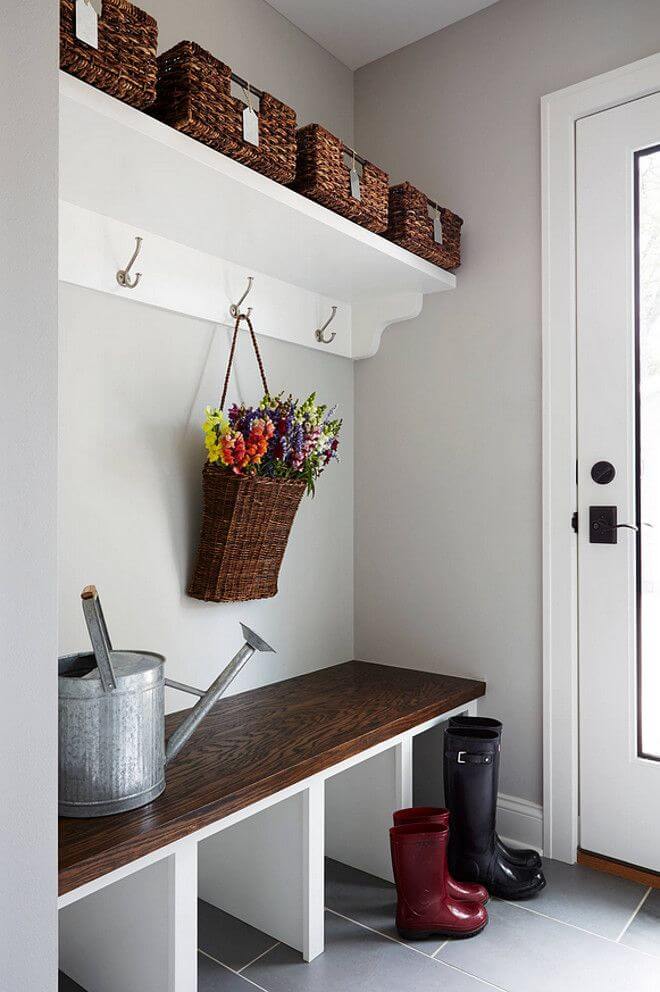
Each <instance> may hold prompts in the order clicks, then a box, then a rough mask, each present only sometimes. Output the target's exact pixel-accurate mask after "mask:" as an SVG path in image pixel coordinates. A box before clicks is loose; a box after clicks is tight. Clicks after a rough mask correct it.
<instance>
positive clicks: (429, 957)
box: [326, 906, 507, 992]
mask: <svg viewBox="0 0 660 992" xmlns="http://www.w3.org/2000/svg"><path fill="white" fill-rule="evenodd" d="M326 912H328V913H332V915H333V916H338V917H339V918H340V919H341V920H346V922H347V923H353V924H354V925H355V926H356V927H362V929H363V930H368V931H369V933H375V934H376V935H377V936H378V937H384V938H385V940H390V941H391V942H392V943H393V944H398V945H399V946H400V947H405V948H406V949H407V950H409V951H414V952H415V953H416V954H421V956H422V957H423V958H426V959H427V961H435V963H436V964H441V965H444V966H445V967H446V968H451V970H452V971H458V972H460V974H461V975H467V976H468V978H473V979H474V980H475V982H481V984H482V985H487V986H488V988H491V989H497V992H507V989H505V988H503V987H502V986H501V985H493V983H492V982H489V981H488V980H487V979H486V978H480V977H479V975H473V974H472V972H471V971H464V970H463V968H459V967H458V966H457V965H455V964H450V963H449V961H445V960H444V958H436V956H435V955H436V954H438V953H439V951H441V950H442V949H443V947H445V946H446V945H447V944H449V943H450V942H449V940H445V941H444V942H443V943H442V944H441V945H440V947H438V949H437V950H436V951H435V952H434V953H433V954H426V952H425V951H420V950H419V948H417V947H412V946H411V945H410V944H406V943H404V941H402V940H397V939H396V937H392V936H390V934H387V933H383V932H382V930H374V928H373V927H369V926H367V924H366V923H360V921H359V920H352V919H351V917H350V916H344V914H343V913H338V912H337V910H336V909H328V907H327V906H326Z"/></svg>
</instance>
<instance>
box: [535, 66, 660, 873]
mask: <svg viewBox="0 0 660 992" xmlns="http://www.w3.org/2000/svg"><path fill="white" fill-rule="evenodd" d="M659 91H660V54H657V55H651V56H650V57H649V58H646V59H642V60H641V61H639V62H633V63H632V64H631V65H627V66H624V67H622V68H621V69H615V70H614V71H612V72H607V73H604V74H603V75H601V76H595V77H594V78H593V79H588V80H586V81H585V82H582V83H577V84H576V85H575V86H569V87H568V88H566V89H563V90H559V91H558V92H556V93H551V94H549V95H548V96H545V97H543V98H542V100H541V162H542V237H543V332H542V349H543V851H544V854H545V855H546V856H547V857H552V858H557V859H559V860H560V861H566V862H568V863H569V864H572V863H573V862H574V861H575V858H576V853H577V847H578V652H577V539H576V535H575V533H574V532H573V530H572V528H571V517H572V514H573V513H574V511H575V510H576V509H577V482H576V457H577V444H576V349H575V345H576V288H575V283H576V270H575V234H576V231H575V123H576V121H577V120H579V119H580V118H582V117H587V116H589V115H591V114H595V113H599V112H600V111H602V110H609V109H610V108H611V107H616V106H618V105H620V104H622V103H629V102H630V101H631V100H636V99H639V98H640V97H644V96H648V95H649V94H651V93H656V92H659Z"/></svg>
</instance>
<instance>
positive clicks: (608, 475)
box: [591, 462, 616, 486]
mask: <svg viewBox="0 0 660 992" xmlns="http://www.w3.org/2000/svg"><path fill="white" fill-rule="evenodd" d="M615 475H616V469H615V468H614V465H612V462H596V464H595V465H592V466H591V478H592V479H593V480H594V482H597V483H598V485H599V486H607V485H608V484H609V483H610V482H612V481H613V479H614V476H615Z"/></svg>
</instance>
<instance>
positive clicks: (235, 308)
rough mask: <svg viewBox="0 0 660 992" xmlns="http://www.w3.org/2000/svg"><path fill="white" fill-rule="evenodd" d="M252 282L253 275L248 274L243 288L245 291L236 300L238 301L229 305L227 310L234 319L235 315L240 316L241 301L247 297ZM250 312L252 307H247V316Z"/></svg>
mask: <svg viewBox="0 0 660 992" xmlns="http://www.w3.org/2000/svg"><path fill="white" fill-rule="evenodd" d="M253 282H254V277H253V276H248V284H247V289H246V290H245V292H244V293H243V295H242V296H241V298H240V300H239V301H238V303H232V305H231V306H230V308H229V312H230V314H231V315H232V317H233V318H234V319H236V318H237V317H240V316H241V303H243V302H244V300H246V299H247V296H248V293H249V292H250V290H251V289H252V284H253ZM251 313H252V307H248V311H247V316H248V317H249V316H250V314H251Z"/></svg>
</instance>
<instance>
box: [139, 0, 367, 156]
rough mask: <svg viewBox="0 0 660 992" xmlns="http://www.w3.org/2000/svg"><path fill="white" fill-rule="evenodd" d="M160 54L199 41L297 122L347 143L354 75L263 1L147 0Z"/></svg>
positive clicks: (351, 122)
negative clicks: (289, 110)
mask: <svg viewBox="0 0 660 992" xmlns="http://www.w3.org/2000/svg"><path fill="white" fill-rule="evenodd" d="M142 6H143V7H144V9H145V10H148V11H149V13H150V14H152V15H153V16H154V17H155V18H156V19H157V20H158V26H159V50H160V51H161V52H164V51H167V49H168V48H170V47H171V46H172V45H175V44H176V43H177V42H179V41H182V40H183V39H184V38H185V39H188V40H190V41H196V42H198V43H199V44H200V45H203V46H204V48H206V49H208V50H209V51H210V52H212V53H213V54H214V55H215V56H217V58H219V59H222V61H223V62H226V63H227V64H228V65H230V66H231V67H232V69H234V70H235V71H236V72H237V73H239V75H241V76H244V77H245V78H246V79H248V80H249V81H250V82H252V83H254V85H255V86H257V87H259V88H260V89H267V90H268V91H269V92H270V93H272V94H273V95H274V96H276V97H279V99H281V100H284V102H285V103H288V104H289V106H291V107H293V108H294V109H295V110H296V111H297V114H298V122H299V124H301V125H302V124H308V123H310V122H312V121H313V122H317V123H319V124H324V125H325V126H326V127H328V128H330V130H331V131H334V133H335V134H338V135H339V136H340V137H341V138H343V139H344V140H345V141H346V142H347V143H348V144H351V142H352V135H353V73H352V72H351V71H350V69H347V68H346V66H345V65H342V64H341V62H338V61H337V60H336V59H335V58H334V57H333V56H332V55H330V54H328V52H326V51H325V49H323V48H321V46H320V45H317V44H316V42H315V41H312V39H311V38H309V37H308V36H307V35H306V34H303V32H302V31H299V30H298V28H296V27H294V26H293V24H291V22H290V21H287V20H286V18H285V17H282V15H281V14H278V12H277V11H276V10H274V8H273V7H271V6H270V5H269V4H267V3H265V2H264V0H189V2H183V3H182V2H181V0H144V2H143V3H142Z"/></svg>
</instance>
